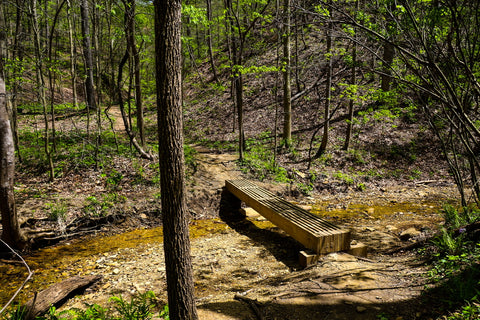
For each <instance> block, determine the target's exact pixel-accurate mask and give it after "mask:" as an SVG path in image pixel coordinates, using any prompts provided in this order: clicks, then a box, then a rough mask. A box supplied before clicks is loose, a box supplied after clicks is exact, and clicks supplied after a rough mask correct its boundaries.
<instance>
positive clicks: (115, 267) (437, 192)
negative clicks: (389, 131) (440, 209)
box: [66, 149, 455, 319]
mask: <svg viewBox="0 0 480 320" xmlns="http://www.w3.org/2000/svg"><path fill="white" fill-rule="evenodd" d="M198 151H199V155H198V158H199V165H198V169H197V172H196V173H195V174H194V176H193V182H192V185H191V186H190V187H189V188H190V189H191V193H190V199H189V207H190V208H191V210H192V212H193V215H194V217H195V218H200V219H208V218H211V217H213V216H215V212H216V211H215V210H217V206H218V203H219V199H220V189H221V187H222V186H223V184H224V181H225V179H232V178H238V177H241V176H242V175H241V173H239V172H238V171H237V170H236V169H235V164H234V160H235V156H234V155H231V154H218V153H211V152H209V151H208V150H202V149H199V150H198ZM264 186H265V187H267V188H269V189H270V190H274V191H275V192H278V193H280V194H284V195H285V196H286V197H287V198H288V197H289V196H288V194H289V186H285V185H281V184H265V185H264ZM454 194H455V193H454V189H453V188H452V186H443V187H442V186H438V187H432V186H431V185H414V184H411V185H407V186H402V187H395V188H382V190H376V189H374V190H371V191H370V192H365V193H361V194H359V196H358V197H356V195H357V193H355V194H348V193H345V194H336V195H334V194H330V195H325V196H322V197H321V200H322V201H323V200H327V201H330V202H331V203H332V208H333V207H336V206H341V204H342V203H345V202H346V201H347V200H348V201H349V203H350V204H353V203H355V202H360V203H362V202H366V203H368V204H371V205H374V204H375V203H377V202H397V201H413V202H415V201H417V202H418V201H424V200H425V198H431V199H432V200H435V201H438V202H441V201H442V199H444V200H447V199H449V198H451V197H453V196H454ZM317 197H318V195H317ZM290 200H296V201H297V202H301V203H302V204H303V205H312V204H314V203H315V201H316V200H318V199H316V198H314V197H311V198H303V197H299V198H295V199H294V198H291V197H290ZM370 213H371V212H370ZM328 219H331V220H333V221H335V222H337V223H342V224H344V225H345V226H347V227H350V228H352V229H353V231H354V239H357V240H358V241H362V242H364V243H366V244H367V245H368V246H369V248H370V253H369V256H368V258H367V259H364V258H358V257H354V256H351V255H348V254H345V253H332V254H329V255H327V256H325V257H323V258H321V259H320V261H319V263H318V264H317V265H315V266H313V267H311V268H308V269H306V270H302V269H301V268H300V266H299V265H298V260H297V257H298V256H297V255H298V251H299V250H301V249H302V248H301V246H300V245H299V244H298V243H296V242H295V241H293V240H292V239H291V238H290V237H289V236H288V235H286V234H284V233H283V232H282V231H281V230H278V228H276V227H275V226H274V225H272V224H270V223H269V222H268V221H265V220H264V219H263V218H262V217H260V216H258V215H250V216H249V217H247V219H246V220H245V221H241V222H238V223H229V224H226V223H225V222H223V221H221V220H214V225H216V227H211V225H210V227H209V228H212V232H211V233H210V234H208V235H205V236H201V237H194V238H193V239H192V255H193V264H194V272H195V288H196V297H197V302H198V307H199V315H200V318H201V319H257V318H258V315H256V313H255V311H254V309H252V306H251V304H255V305H256V307H257V309H258V310H259V311H260V312H261V315H262V317H263V319H376V318H377V316H379V315H382V314H384V315H387V314H388V315H389V316H390V318H391V319H428V318H429V317H433V316H434V315H435V308H432V305H425V301H428V295H427V296H426V295H425V294H424V291H423V290H424V286H425V284H426V278H425V277H424V273H425V272H426V269H427V266H426V264H425V263H424V261H423V260H422V258H421V257H420V256H418V255H417V254H416V253H415V252H400V253H397V254H389V253H387V252H388V251H389V250H390V249H392V248H395V247H398V246H401V245H404V244H407V243H409V242H405V241H401V240H400V239H399V235H400V233H401V231H403V230H405V229H407V228H409V227H412V226H414V227H417V228H418V229H419V230H420V231H421V236H426V235H428V234H431V233H433V232H434V231H435V230H436V228H437V226H438V223H440V222H441V218H440V217H439V215H438V214H433V213H427V214H425V213H422V212H396V213H392V214H389V215H384V216H382V217H378V218H376V217H373V216H372V215H370V214H369V212H368V211H366V212H363V213H359V214H358V215H356V216H355V217H348V218H339V217H337V218H331V217H330V218H328ZM195 221H201V220H194V221H193V222H192V223H193V224H195V223H196V222H195ZM415 240H416V239H411V240H409V241H415ZM82 263H86V264H87V265H89V270H91V271H90V272H91V273H93V274H102V275H103V276H104V278H103V280H101V281H100V282H99V283H98V284H97V285H96V286H95V287H93V288H91V289H89V290H88V291H87V293H86V294H85V295H82V296H77V297H76V298H75V299H72V300H71V301H69V302H68V304H67V305H66V307H82V306H83V303H84V302H88V303H94V302H95V303H101V304H108V302H107V300H108V298H109V297H110V296H111V295H113V294H116V295H118V294H121V295H123V296H128V295H130V294H135V293H137V292H144V291H146V290H153V291H154V292H155V293H156V294H157V295H158V296H159V298H160V299H161V300H162V301H164V302H165V303H166V284H165V267H164V262H163V247H162V244H161V243H145V244H141V245H138V246H136V247H133V248H123V249H118V250H115V251H112V252H108V253H102V254H98V255H92V256H90V257H88V258H84V261H83V262H82ZM236 297H237V299H236ZM239 297H240V298H241V299H239Z"/></svg>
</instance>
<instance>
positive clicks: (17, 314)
mask: <svg viewBox="0 0 480 320" xmlns="http://www.w3.org/2000/svg"><path fill="white" fill-rule="evenodd" d="M26 315H27V310H26V308H25V306H23V305H21V304H18V305H17V306H15V307H14V308H13V309H12V310H11V311H10V312H9V313H8V314H7V316H6V317H5V318H2V319H5V320H23V319H25V316H26Z"/></svg>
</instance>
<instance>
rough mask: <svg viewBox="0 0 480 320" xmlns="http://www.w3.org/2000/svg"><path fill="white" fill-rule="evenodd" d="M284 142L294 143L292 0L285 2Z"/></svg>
mask: <svg viewBox="0 0 480 320" xmlns="http://www.w3.org/2000/svg"><path fill="white" fill-rule="evenodd" d="M283 14H284V20H283V21H284V32H283V37H284V38H283V68H284V70H283V143H284V144H285V146H286V147H287V148H289V147H290V145H291V143H292V86H291V84H290V75H291V73H290V56H291V53H290V0H284V2H283Z"/></svg>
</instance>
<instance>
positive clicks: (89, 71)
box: [80, 0, 97, 110]
mask: <svg viewBox="0 0 480 320" xmlns="http://www.w3.org/2000/svg"><path fill="white" fill-rule="evenodd" d="M80 15H81V20H82V37H83V55H84V57H85V74H86V78H85V93H86V96H87V101H86V102H87V109H91V110H95V109H96V108H97V104H96V101H95V89H94V85H93V53H92V41H91V38H90V23H89V16H88V0H82V1H81V2H80Z"/></svg>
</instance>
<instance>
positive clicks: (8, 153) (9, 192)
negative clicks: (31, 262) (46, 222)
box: [0, 70, 26, 249]
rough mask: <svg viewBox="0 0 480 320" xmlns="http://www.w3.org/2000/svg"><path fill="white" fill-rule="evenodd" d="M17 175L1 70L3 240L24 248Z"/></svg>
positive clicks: (0, 155)
mask: <svg viewBox="0 0 480 320" xmlns="http://www.w3.org/2000/svg"><path fill="white" fill-rule="evenodd" d="M14 175H15V146H14V144H13V135H12V128H11V126H10V119H9V116H8V111H7V101H6V91H5V81H4V79H3V76H2V72H1V70H0V211H1V212H0V213H1V215H2V228H3V232H2V240H3V241H5V242H6V243H7V244H8V245H10V246H11V247H13V248H16V249H24V248H25V246H26V240H25V238H24V237H23V235H22V233H21V230H20V224H19V223H18V218H17V211H16V208H15V195H14V192H13V179H14Z"/></svg>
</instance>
